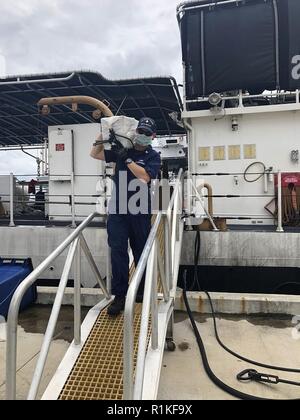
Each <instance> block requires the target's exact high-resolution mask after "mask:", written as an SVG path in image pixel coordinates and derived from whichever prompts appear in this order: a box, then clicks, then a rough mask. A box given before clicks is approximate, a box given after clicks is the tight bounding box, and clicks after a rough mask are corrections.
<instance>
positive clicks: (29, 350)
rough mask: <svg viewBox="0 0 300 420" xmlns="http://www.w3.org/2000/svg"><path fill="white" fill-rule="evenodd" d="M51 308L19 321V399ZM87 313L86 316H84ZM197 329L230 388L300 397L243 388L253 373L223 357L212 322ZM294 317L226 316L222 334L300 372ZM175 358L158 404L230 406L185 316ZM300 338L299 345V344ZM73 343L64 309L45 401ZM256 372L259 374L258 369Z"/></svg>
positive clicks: (203, 321)
mask: <svg viewBox="0 0 300 420" xmlns="http://www.w3.org/2000/svg"><path fill="white" fill-rule="evenodd" d="M49 311H50V308H49V307H42V306H36V307H33V308H31V309H29V310H27V311H25V312H24V313H23V314H22V315H21V318H20V326H19V349H21V351H19V358H18V399H20V400H23V399H25V398H26V395H27V392H28V389H29V383H30V380H31V376H32V373H33V369H34V366H35V362H36V360H37V357H38V354H39V350H40V346H41V342H42V339H43V332H44V330H45V328H46V321H47V319H48V317H49ZM86 312H87V310H85V311H84V314H85V313H86ZM195 318H196V321H197V325H198V327H199V329H200V331H201V334H202V335H203V339H204V342H205V344H206V347H207V353H208V357H209V360H210V363H211V367H212V369H213V371H214V372H215V373H216V374H217V375H218V376H219V377H220V378H221V379H222V380H223V381H224V382H226V383H227V384H228V385H231V386H232V387H235V388H237V389H239V390H241V391H243V392H245V393H250V394H254V395H256V396H261V397H264V398H271V399H289V398H291V399H293V398H297V397H299V388H297V387H292V386H289V385H277V386H275V385H274V386H268V385H261V384H247V383H246V384H240V383H239V382H237V380H236V375H237V374H238V373H239V372H241V371H242V370H244V369H246V368H253V366H251V365H250V366H249V364H247V363H244V362H241V361H240V360H236V359H235V358H233V357H231V356H230V355H228V354H227V353H225V352H224V351H223V350H222V349H221V348H220V347H219V346H218V345H217V343H216V340H215V337H214V331H213V328H212V319H211V318H210V317H209V316H206V315H201V314H197V313H196V314H195ZM292 320H293V317H292V316H291V315H285V316H284V315H268V316H257V315H253V316H228V315H224V316H222V318H220V320H219V321H218V323H219V333H220V336H221V337H222V339H223V340H224V342H225V344H226V345H227V346H229V347H231V348H232V349H233V350H235V351H236V352H240V353H242V354H243V355H245V356H246V357H249V358H253V359H257V360H259V361H261V362H265V363H268V364H277V365H282V366H288V367H294V368H298V369H300V353H299V345H300V334H298V335H297V334H296V333H297V331H296V330H295V325H293V323H292ZM175 322H176V325H175V342H176V344H177V350H176V352H174V353H169V352H165V355H164V361H163V367H162V375H161V382H160V389H159V395H158V398H159V399H160V400H228V399H233V397H231V396H230V395H227V394H225V393H224V392H223V391H221V390H219V389H218V388H217V387H216V386H215V385H214V384H212V383H211V382H210V380H209V379H208V377H207V375H206V373H205V371H204V369H203V365H202V361H201V358H200V354H199V350H198V347H197V343H196V340H195V337H194V334H193V331H192V329H191V325H190V321H189V319H188V317H187V314H186V313H185V312H180V311H178V312H176V314H175ZM296 338H298V340H297V339H296ZM71 340H72V308H71V307H64V308H63V312H62V314H61V317H60V321H59V323H58V327H57V330H56V332H55V340H54V342H53V344H52V347H51V352H50V357H49V360H48V363H47V366H46V370H45V375H44V379H43V383H42V386H41V389H40V392H39V397H41V396H42V394H43V391H44V390H45V389H46V387H47V385H48V383H49V382H50V379H51V377H52V375H53V374H54V372H55V371H56V369H57V367H58V365H59V363H60V361H61V359H62V358H63V356H64V354H65V352H66V351H67V349H68V347H69V344H70V341H71ZM254 368H255V367H254ZM255 369H256V368H255ZM257 370H259V371H260V372H264V373H268V372H270V373H272V374H275V375H277V374H278V375H279V376H280V377H281V378H284V379H292V380H296V381H297V380H299V381H300V375H295V374H289V373H284V372H282V373H280V372H279V373H277V372H275V373H274V372H271V371H268V370H266V369H262V368H257ZM4 398H5V329H4V326H3V325H2V326H0V399H4Z"/></svg>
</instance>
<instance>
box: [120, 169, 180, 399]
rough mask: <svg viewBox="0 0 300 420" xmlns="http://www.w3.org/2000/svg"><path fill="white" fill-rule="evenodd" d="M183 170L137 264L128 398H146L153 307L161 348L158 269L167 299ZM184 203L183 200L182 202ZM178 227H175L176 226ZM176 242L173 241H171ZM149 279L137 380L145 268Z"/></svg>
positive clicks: (128, 342)
mask: <svg viewBox="0 0 300 420" xmlns="http://www.w3.org/2000/svg"><path fill="white" fill-rule="evenodd" d="M182 174H183V171H182V170H181V171H180V174H179V177H178V180H177V184H176V187H175V190H174V193H173V197H172V199H171V201H170V206H169V208H168V210H167V212H165V213H163V212H159V214H158V215H157V217H156V220H155V223H154V225H153V227H152V230H151V233H150V236H149V238H148V241H147V243H146V246H145V248H144V252H143V254H142V256H141V258H140V262H139V264H138V266H137V268H136V272H135V274H134V276H133V279H132V281H131V284H130V287H129V290H128V294H127V299H126V306H125V312H124V355H123V357H124V399H125V400H132V399H136V400H139V399H141V398H142V392H143V380H144V371H145V360H146V353H147V343H148V325H149V319H150V310H151V313H152V319H151V322H152V343H151V344H152V349H153V350H157V348H158V306H157V281H158V276H157V272H158V269H159V271H160V273H161V276H160V279H161V282H162V286H163V291H164V300H165V302H168V301H169V300H170V298H172V296H171V294H170V290H171V289H172V286H173V283H174V282H173V280H174V275H175V271H174V268H175V264H174V260H175V249H174V248H173V246H172V245H173V236H174V235H175V244H176V239H177V226H176V221H179V220H180V217H178V214H177V213H178V210H179V208H178V204H177V201H178V199H179V198H180V191H181V186H182V185H181V183H182ZM181 204H182V202H181ZM173 209H174V215H173V217H174V219H173V220H172V214H171V212H172V210H173ZM162 220H163V221H164V233H165V238H164V239H165V246H166V249H165V261H164V265H165V267H164V268H165V270H163V267H162V265H163V264H162V261H161V259H159V257H158V255H159V246H158V244H157V234H158V230H159V227H160V225H161V222H162ZM171 226H172V228H171ZM174 228H175V229H174ZM171 244H172V245H171ZM146 267H147V272H146V281H145V291H144V299H143V311H142V317H141V320H142V321H141V329H140V337H139V352H138V360H137V367H136V380H135V381H134V360H133V355H134V338H133V337H134V332H133V323H134V308H135V300H136V296H137V292H138V289H139V286H140V283H141V281H142V277H143V275H144V272H145V269H146Z"/></svg>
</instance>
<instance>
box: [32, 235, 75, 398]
mask: <svg viewBox="0 0 300 420" xmlns="http://www.w3.org/2000/svg"><path fill="white" fill-rule="evenodd" d="M78 243H79V238H77V239H75V241H74V242H73V243H72V245H71V246H70V249H69V253H68V256H67V259H66V264H65V266H64V270H63V274H62V277H61V281H60V283H59V287H58V290H57V294H56V297H55V301H54V304H53V309H52V312H51V316H50V319H49V323H48V326H47V330H46V332H45V335H44V340H43V344H42V348H41V351H40V354H39V357H38V361H37V365H36V369H35V371H34V374H33V379H32V383H31V387H30V390H29V394H28V398H27V399H28V400H29V401H32V400H35V399H36V397H37V393H38V390H39V387H40V383H41V379H42V376H43V372H44V369H45V365H46V361H47V357H48V353H49V349H50V345H51V342H52V340H53V336H54V331H55V327H56V324H57V320H58V317H59V313H60V309H61V305H62V302H63V298H64V294H65V289H66V287H67V284H68V280H69V275H70V271H71V268H72V264H73V260H74V257H75V252H76V248H77V247H78Z"/></svg>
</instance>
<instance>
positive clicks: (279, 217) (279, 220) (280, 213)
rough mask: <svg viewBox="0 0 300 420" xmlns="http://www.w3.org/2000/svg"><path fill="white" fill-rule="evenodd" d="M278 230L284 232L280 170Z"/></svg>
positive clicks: (279, 175)
mask: <svg viewBox="0 0 300 420" xmlns="http://www.w3.org/2000/svg"><path fill="white" fill-rule="evenodd" d="M277 232H279V233H282V232H284V230H283V227H282V173H281V171H279V172H278V228H277Z"/></svg>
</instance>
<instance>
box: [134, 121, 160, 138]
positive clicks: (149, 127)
mask: <svg viewBox="0 0 300 420" xmlns="http://www.w3.org/2000/svg"><path fill="white" fill-rule="evenodd" d="M137 130H138V132H139V133H141V134H145V135H146V136H152V135H153V134H155V133H156V131H157V127H156V124H155V121H154V120H152V118H147V117H144V118H141V119H140V122H139V125H138V128H137Z"/></svg>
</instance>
